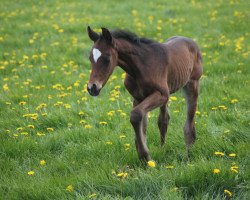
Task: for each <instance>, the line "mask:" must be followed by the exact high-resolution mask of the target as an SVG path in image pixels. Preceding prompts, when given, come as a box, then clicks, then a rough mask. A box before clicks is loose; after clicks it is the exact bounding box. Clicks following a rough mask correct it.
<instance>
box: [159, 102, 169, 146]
mask: <svg viewBox="0 0 250 200" xmlns="http://www.w3.org/2000/svg"><path fill="white" fill-rule="evenodd" d="M169 119H170V116H169V113H168V109H167V107H166V105H163V106H161V107H160V113H159V117H158V127H159V129H160V135H161V146H163V145H164V144H165V137H166V133H167V128H168V122H169Z"/></svg>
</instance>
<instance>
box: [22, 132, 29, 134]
mask: <svg viewBox="0 0 250 200" xmlns="http://www.w3.org/2000/svg"><path fill="white" fill-rule="evenodd" d="M21 135H29V133H27V132H21Z"/></svg>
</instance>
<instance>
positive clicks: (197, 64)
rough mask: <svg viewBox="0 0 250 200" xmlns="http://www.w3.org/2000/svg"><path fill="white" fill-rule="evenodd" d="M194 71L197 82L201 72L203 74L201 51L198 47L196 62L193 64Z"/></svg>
mask: <svg viewBox="0 0 250 200" xmlns="http://www.w3.org/2000/svg"><path fill="white" fill-rule="evenodd" d="M194 67H195V71H196V73H195V74H196V79H197V80H199V79H200V77H201V75H202V72H203V68H202V55H201V51H200V49H199V47H198V49H197V57H196V62H195V66H194Z"/></svg>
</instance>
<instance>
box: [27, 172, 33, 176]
mask: <svg viewBox="0 0 250 200" xmlns="http://www.w3.org/2000/svg"><path fill="white" fill-rule="evenodd" d="M27 174H28V175H29V176H34V175H35V172H34V171H29V172H28V173H27Z"/></svg>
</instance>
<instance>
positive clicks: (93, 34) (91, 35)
mask: <svg viewBox="0 0 250 200" xmlns="http://www.w3.org/2000/svg"><path fill="white" fill-rule="evenodd" d="M87 30H88V35H89V38H90V39H91V40H92V41H93V42H96V41H97V40H98V39H99V38H100V36H99V35H98V33H96V32H95V31H93V30H92V29H91V28H90V27H89V26H88V28H87Z"/></svg>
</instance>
